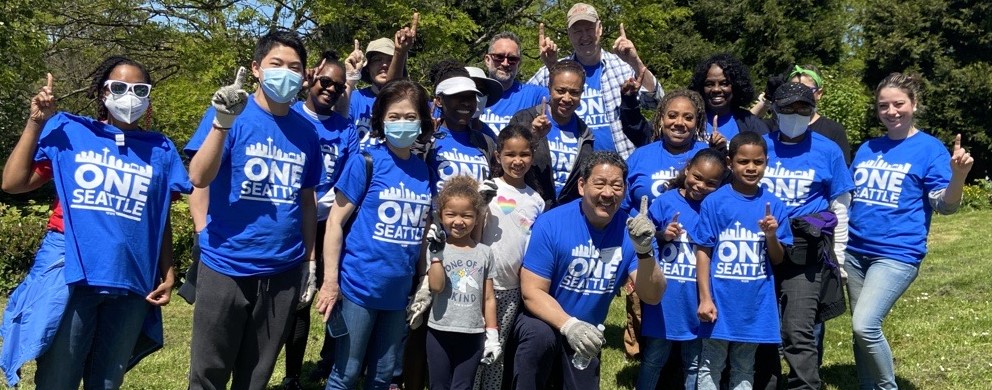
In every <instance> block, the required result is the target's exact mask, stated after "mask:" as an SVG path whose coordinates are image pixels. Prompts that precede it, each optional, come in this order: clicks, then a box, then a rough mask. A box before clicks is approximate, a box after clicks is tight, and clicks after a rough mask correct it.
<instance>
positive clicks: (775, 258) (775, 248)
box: [765, 234, 785, 265]
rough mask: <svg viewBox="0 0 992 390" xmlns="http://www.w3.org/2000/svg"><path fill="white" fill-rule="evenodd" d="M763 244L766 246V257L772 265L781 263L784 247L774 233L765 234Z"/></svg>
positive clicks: (783, 257) (783, 256) (783, 258)
mask: <svg viewBox="0 0 992 390" xmlns="http://www.w3.org/2000/svg"><path fill="white" fill-rule="evenodd" d="M765 244H766V246H767V247H768V259H769V260H771V262H772V265H779V264H782V261H783V260H785V247H783V246H782V243H781V242H779V240H778V237H776V236H775V235H774V234H771V235H766V236H765Z"/></svg>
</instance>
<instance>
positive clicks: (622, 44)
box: [613, 23, 643, 70]
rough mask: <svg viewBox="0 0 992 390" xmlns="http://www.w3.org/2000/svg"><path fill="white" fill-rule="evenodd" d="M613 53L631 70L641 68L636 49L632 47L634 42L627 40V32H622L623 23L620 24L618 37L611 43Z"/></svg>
mask: <svg viewBox="0 0 992 390" xmlns="http://www.w3.org/2000/svg"><path fill="white" fill-rule="evenodd" d="M613 53H614V54H616V55H617V56H619V57H620V59H621V60H623V62H626V63H627V64H628V65H630V67H631V68H634V70H637V69H641V68H642V67H643V64H642V63H641V58H640V57H638V56H637V48H636V47H634V42H632V41H631V40H630V39H627V32H626V31H624V28H623V23H620V36H619V37H617V39H616V41H613Z"/></svg>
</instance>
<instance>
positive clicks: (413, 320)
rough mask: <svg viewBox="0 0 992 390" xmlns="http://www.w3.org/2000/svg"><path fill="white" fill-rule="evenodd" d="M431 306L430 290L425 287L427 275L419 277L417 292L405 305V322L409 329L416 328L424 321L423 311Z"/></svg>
mask: <svg viewBox="0 0 992 390" xmlns="http://www.w3.org/2000/svg"><path fill="white" fill-rule="evenodd" d="M430 307H431V290H430V289H429V288H428V287H427V276H424V277H421V278H420V284H419V285H418V286H417V292H415V293H413V299H411V300H410V304H409V305H407V307H406V322H407V323H408V324H410V329H417V328H419V327H420V325H421V324H423V322H424V313H425V312H427V309H428V308H430Z"/></svg>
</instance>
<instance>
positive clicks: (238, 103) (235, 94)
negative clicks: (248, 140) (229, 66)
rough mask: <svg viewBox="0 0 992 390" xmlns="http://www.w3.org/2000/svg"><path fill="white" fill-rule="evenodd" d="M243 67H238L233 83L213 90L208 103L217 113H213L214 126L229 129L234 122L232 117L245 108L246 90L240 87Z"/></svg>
mask: <svg viewBox="0 0 992 390" xmlns="http://www.w3.org/2000/svg"><path fill="white" fill-rule="evenodd" d="M246 72H247V70H245V67H243V66H242V67H240V68H238V74H237V76H235V78H234V84H231V85H226V86H223V87H220V89H218V90H217V92H214V96H213V98H211V99H210V104H211V105H213V106H214V109H216V110H217V113H216V114H214V126H217V127H218V128H221V129H230V128H231V125H233V124H234V119H235V118H237V117H238V115H240V114H241V112H242V111H244V110H245V106H246V105H248V92H245V90H244V89H242V88H241V85H242V84H244V81H245V73H246Z"/></svg>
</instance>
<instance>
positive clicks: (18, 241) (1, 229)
mask: <svg viewBox="0 0 992 390" xmlns="http://www.w3.org/2000/svg"><path fill="white" fill-rule="evenodd" d="M47 210H48V207H47V206H37V205H34V204H28V205H27V206H25V207H13V206H9V205H5V204H3V203H0V248H3V250H2V251H0V295H7V294H9V293H10V291H12V290H13V289H14V287H16V286H17V285H18V284H19V283H21V281H22V280H24V276H25V275H27V271H28V269H30V268H31V263H32V262H33V260H34V254H35V252H37V251H38V247H39V246H40V245H41V239H42V237H43V236H44V235H45V231H46V229H45V225H46V223H47V222H48V212H47Z"/></svg>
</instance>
